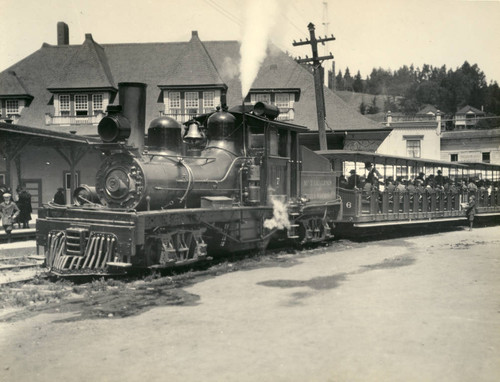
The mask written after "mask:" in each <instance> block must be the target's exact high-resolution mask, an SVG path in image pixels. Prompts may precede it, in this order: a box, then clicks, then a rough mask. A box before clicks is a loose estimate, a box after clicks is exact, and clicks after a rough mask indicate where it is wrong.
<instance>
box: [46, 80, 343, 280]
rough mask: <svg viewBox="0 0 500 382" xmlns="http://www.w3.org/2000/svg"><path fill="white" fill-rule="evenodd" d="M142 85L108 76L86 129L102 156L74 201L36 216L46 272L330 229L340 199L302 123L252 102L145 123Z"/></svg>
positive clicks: (183, 258) (303, 239) (98, 270)
mask: <svg viewBox="0 0 500 382" xmlns="http://www.w3.org/2000/svg"><path fill="white" fill-rule="evenodd" d="M145 89H146V86H145V85H144V84H141V83H121V84H119V95H120V96H119V99H120V105H112V106H109V107H108V115H107V116H106V117H104V118H103V119H102V120H101V122H100V123H99V126H98V132H99V135H100V137H101V139H102V143H101V144H99V145H98V148H100V149H101V150H102V151H103V153H104V154H105V157H104V159H103V161H102V163H101V166H100V168H99V169H98V171H97V174H96V182H95V185H93V186H87V185H82V186H80V187H79V188H77V189H76V190H75V195H74V196H75V198H74V199H75V204H74V205H72V206H58V205H55V204H51V203H49V204H48V205H47V206H45V207H44V208H43V209H42V210H41V211H40V213H39V219H38V220H37V244H38V245H39V246H41V247H43V248H44V250H45V258H46V263H47V266H48V267H49V268H50V270H51V271H52V272H53V273H55V274H58V275H63V276H64V275H80V274H81V275H87V274H103V275H104V274H113V273H116V272H123V271H127V270H129V269H132V268H151V269H156V268H168V267H175V266H184V265H186V264H192V263H195V262H199V261H205V260H207V259H210V258H211V257H215V256H217V255H219V254H221V253H223V252H236V251H245V250H265V248H266V247H267V245H268V243H269V242H270V241H272V240H283V239H287V240H292V241H295V242H298V243H307V242H317V241H322V240H327V239H329V238H330V237H332V229H333V225H334V222H336V221H340V220H341V217H342V216H341V214H342V203H341V201H340V198H339V197H338V196H337V192H336V187H335V185H336V178H335V176H334V173H333V171H332V169H331V165H330V163H329V161H328V160H327V159H325V158H323V157H321V156H319V155H317V154H316V153H314V152H312V151H310V150H308V149H306V148H304V147H302V146H300V144H299V133H301V132H304V131H307V128H305V127H302V126H297V125H293V124H289V123H285V122H281V121H277V120H276V117H277V116H278V114H279V110H278V109H277V108H276V107H274V106H271V105H266V104H263V103H258V104H256V105H255V109H254V110H253V111H250V112H247V111H246V110H244V109H243V108H242V109H241V110H238V109H235V110H230V111H227V110H225V109H219V110H217V111H216V112H213V113H210V114H206V115H202V116H200V117H197V118H195V119H193V120H191V121H188V122H186V123H185V124H184V125H182V124H180V123H179V122H177V121H176V120H174V119H172V118H169V117H159V118H156V119H154V120H153V121H151V123H150V126H149V129H148V136H147V141H146V140H145V137H144V130H145V126H144V115H145Z"/></svg>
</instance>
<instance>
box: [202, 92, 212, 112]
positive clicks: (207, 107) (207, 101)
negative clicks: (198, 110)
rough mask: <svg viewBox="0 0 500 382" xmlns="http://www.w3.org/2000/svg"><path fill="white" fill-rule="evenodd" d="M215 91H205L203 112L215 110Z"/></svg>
mask: <svg viewBox="0 0 500 382" xmlns="http://www.w3.org/2000/svg"><path fill="white" fill-rule="evenodd" d="M214 101H215V93H214V92H203V113H211V112H212V111H215V102H214Z"/></svg>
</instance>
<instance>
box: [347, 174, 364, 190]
mask: <svg viewBox="0 0 500 382" xmlns="http://www.w3.org/2000/svg"><path fill="white" fill-rule="evenodd" d="M349 173H350V174H351V176H350V177H349V179H347V188H348V189H350V190H354V188H360V187H361V178H360V177H359V175H357V174H356V170H351V171H350V172H349Z"/></svg>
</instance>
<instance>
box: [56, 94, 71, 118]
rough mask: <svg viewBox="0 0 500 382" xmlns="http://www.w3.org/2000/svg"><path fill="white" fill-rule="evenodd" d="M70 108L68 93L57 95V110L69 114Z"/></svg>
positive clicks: (62, 113)
mask: <svg viewBox="0 0 500 382" xmlns="http://www.w3.org/2000/svg"><path fill="white" fill-rule="evenodd" d="M70 110H71V109H70V105H69V94H61V95H59V111H60V113H61V115H69V112H70Z"/></svg>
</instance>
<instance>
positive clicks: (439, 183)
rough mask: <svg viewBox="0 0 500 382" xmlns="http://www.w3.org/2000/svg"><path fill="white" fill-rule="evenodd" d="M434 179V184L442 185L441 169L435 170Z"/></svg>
mask: <svg viewBox="0 0 500 382" xmlns="http://www.w3.org/2000/svg"><path fill="white" fill-rule="evenodd" d="M434 181H435V182H436V186H441V187H442V186H444V178H443V172H442V171H441V170H438V171H437V175H436V176H435V177H434Z"/></svg>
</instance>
